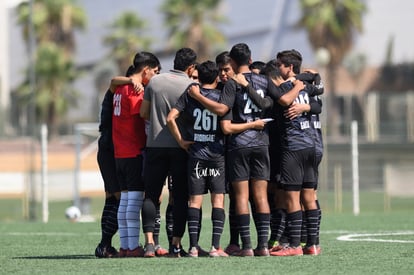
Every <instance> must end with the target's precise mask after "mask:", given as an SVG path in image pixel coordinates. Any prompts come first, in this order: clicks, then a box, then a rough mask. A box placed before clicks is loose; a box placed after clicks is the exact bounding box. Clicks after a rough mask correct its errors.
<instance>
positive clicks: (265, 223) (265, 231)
mask: <svg viewBox="0 0 414 275" xmlns="http://www.w3.org/2000/svg"><path fill="white" fill-rule="evenodd" d="M255 224H256V231H257V248H259V249H260V248H266V247H267V239H268V237H269V227H270V214H269V213H256V222H255Z"/></svg>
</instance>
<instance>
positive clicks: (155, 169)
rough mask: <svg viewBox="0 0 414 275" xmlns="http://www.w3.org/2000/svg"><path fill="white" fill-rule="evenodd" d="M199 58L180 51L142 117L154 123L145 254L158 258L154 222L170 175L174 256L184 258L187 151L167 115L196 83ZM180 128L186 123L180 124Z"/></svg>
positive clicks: (157, 80) (151, 91) (153, 85)
mask: <svg viewBox="0 0 414 275" xmlns="http://www.w3.org/2000/svg"><path fill="white" fill-rule="evenodd" d="M196 59H197V55H196V53H195V52H194V51H193V50H192V49H190V48H182V49H179V50H178V51H177V52H176V55H175V58H174V69H173V70H171V71H169V72H167V73H163V74H160V75H157V76H155V77H154V78H152V79H151V81H150V83H149V84H148V86H147V87H146V90H145V95H144V101H143V103H142V106H141V111H140V115H141V117H143V118H144V119H148V120H149V121H150V124H149V125H150V127H149V132H148V138H147V146H146V161H145V172H144V178H145V179H144V180H145V200H144V205H143V229H144V235H145V250H146V251H145V253H146V256H147V257H153V256H155V251H154V239H153V232H154V223H155V219H156V212H157V208H159V207H160V205H159V197H160V195H161V191H162V188H163V185H164V182H165V179H166V178H167V176H168V175H170V176H171V180H172V194H173V201H174V207H173V223H174V224H173V239H172V246H171V247H170V254H171V256H173V257H180V256H181V252H182V245H181V238H182V237H183V235H184V232H185V226H186V214H187V208H188V189H187V188H188V186H187V174H186V171H187V166H186V163H187V152H186V151H185V150H183V149H182V148H181V147H180V146H179V145H178V143H177V141H176V140H175V139H174V137H173V136H172V135H171V132H170V131H169V130H168V127H167V115H168V113H169V112H170V110H171V108H172V107H173V106H174V104H175V103H176V102H177V100H178V98H179V97H180V96H181V94H182V93H183V92H184V91H185V90H186V89H187V87H188V86H189V85H190V84H191V83H193V81H192V79H190V77H189V76H190V75H191V74H192V72H193V71H194V68H195V64H196ZM177 124H178V125H179V127H181V125H182V121H181V120H180V119H179V120H178V121H177Z"/></svg>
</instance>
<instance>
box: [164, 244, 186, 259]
mask: <svg viewBox="0 0 414 275" xmlns="http://www.w3.org/2000/svg"><path fill="white" fill-rule="evenodd" d="M168 257H169V258H181V257H188V253H187V252H185V251H184V250H183V249H182V247H181V246H180V247H175V246H171V247H170V251H169V254H168Z"/></svg>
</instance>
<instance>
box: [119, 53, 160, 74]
mask: <svg viewBox="0 0 414 275" xmlns="http://www.w3.org/2000/svg"><path fill="white" fill-rule="evenodd" d="M146 66H148V67H150V68H156V67H158V68H159V69H160V70H161V63H160V61H159V60H158V58H157V57H156V56H155V55H154V54H153V53H150V52H138V53H136V54H135V56H134V60H133V62H132V65H131V66H129V68H128V70H127V72H126V74H125V76H131V75H133V74H135V73H139V72H140V71H142V70H143V69H144V68H145V67H146Z"/></svg>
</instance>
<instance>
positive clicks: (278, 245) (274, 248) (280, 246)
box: [269, 243, 289, 252]
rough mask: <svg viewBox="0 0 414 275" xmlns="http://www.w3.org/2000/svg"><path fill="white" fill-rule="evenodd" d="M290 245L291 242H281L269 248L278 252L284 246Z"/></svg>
mask: <svg viewBox="0 0 414 275" xmlns="http://www.w3.org/2000/svg"><path fill="white" fill-rule="evenodd" d="M288 246H289V244H283V243H279V244H277V245H276V246H273V247H272V248H269V251H270V252H276V251H279V250H282V249H283V248H285V247H288Z"/></svg>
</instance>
